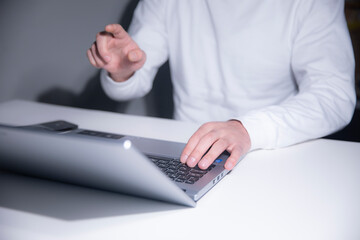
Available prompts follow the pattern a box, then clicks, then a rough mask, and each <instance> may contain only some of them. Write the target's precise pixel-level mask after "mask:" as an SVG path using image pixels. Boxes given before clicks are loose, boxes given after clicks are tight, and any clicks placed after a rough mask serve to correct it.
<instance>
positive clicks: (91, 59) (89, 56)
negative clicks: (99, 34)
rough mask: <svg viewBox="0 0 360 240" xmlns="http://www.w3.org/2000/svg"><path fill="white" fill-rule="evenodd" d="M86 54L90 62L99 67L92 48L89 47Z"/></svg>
mask: <svg viewBox="0 0 360 240" xmlns="http://www.w3.org/2000/svg"><path fill="white" fill-rule="evenodd" d="M86 55H87V57H88V59H89V62H90V63H91V65H93V66H94V67H98V66H97V64H96V62H95V59H94V57H93V55H92V53H91V49H90V48H89V49H88V50H87V51H86Z"/></svg>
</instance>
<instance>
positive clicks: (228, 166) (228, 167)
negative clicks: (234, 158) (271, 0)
mask: <svg viewBox="0 0 360 240" xmlns="http://www.w3.org/2000/svg"><path fill="white" fill-rule="evenodd" d="M233 167H234V164H232V163H231V162H227V163H225V168H226V169H227V170H231V169H232V168H233Z"/></svg>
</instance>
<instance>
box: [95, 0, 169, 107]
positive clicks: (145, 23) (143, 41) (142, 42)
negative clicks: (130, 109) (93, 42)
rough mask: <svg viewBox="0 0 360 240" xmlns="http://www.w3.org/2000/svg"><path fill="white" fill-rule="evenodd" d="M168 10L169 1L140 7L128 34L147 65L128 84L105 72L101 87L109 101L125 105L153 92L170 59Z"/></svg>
mask: <svg viewBox="0 0 360 240" xmlns="http://www.w3.org/2000/svg"><path fill="white" fill-rule="evenodd" d="M165 8H166V1H161V0H142V1H140V2H139V3H138V5H137V7H136V9H135V12H134V17H133V19H132V22H131V25H130V27H129V31H128V32H129V35H130V36H131V37H132V39H133V40H134V41H135V42H136V43H137V44H138V46H139V47H140V48H141V49H142V50H143V51H144V52H145V54H146V61H145V64H144V66H143V67H142V68H141V69H139V70H138V71H136V72H135V73H134V75H133V76H132V77H131V78H130V79H128V80H127V81H125V82H115V81H113V80H112V79H111V78H110V77H109V75H108V73H107V72H106V71H105V70H102V72H101V75H100V78H101V85H102V87H103V89H104V91H105V93H106V94H107V95H108V96H109V97H110V98H112V99H114V100H118V101H125V100H130V99H134V98H138V97H142V96H144V95H146V94H147V93H148V92H149V91H150V90H151V88H152V83H153V80H154V77H155V75H156V73H157V70H158V68H159V67H160V66H161V65H162V64H163V63H164V62H165V61H166V60H167V59H168V44H167V33H166V27H165V20H164V19H165Z"/></svg>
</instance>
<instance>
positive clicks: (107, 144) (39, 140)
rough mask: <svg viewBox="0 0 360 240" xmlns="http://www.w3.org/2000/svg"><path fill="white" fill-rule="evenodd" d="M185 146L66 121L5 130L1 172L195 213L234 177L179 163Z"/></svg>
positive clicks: (0, 136) (219, 162)
mask: <svg viewBox="0 0 360 240" xmlns="http://www.w3.org/2000/svg"><path fill="white" fill-rule="evenodd" d="M184 147H185V145H184V144H183V143H176V142H169V141H161V140H155V139H149V138H141V137H134V136H124V135H119V134H113V133H106V132H99V131H92V130H86V129H81V128H78V126H77V125H75V124H73V123H69V122H66V121H62V120H59V121H54V122H47V123H41V124H37V125H31V126H21V127H14V126H6V125H0V167H1V168H3V169H7V170H11V171H16V172H20V173H23V174H29V175H33V176H38V177H42V178H47V179H53V180H58V181H62V182H67V183H73V184H79V185H83V186H89V187H93V188H98V189H103V190H109V191H114V192H120V193H125V194H130V195H135V196H140V197H146V198H150V199H156V200H161V201H166V202H171V203H176V204H181V205H185V206H191V207H195V206H196V202H197V201H198V200H199V199H200V198H201V197H202V196H203V195H204V194H205V193H206V192H208V191H209V190H210V189H211V188H212V187H213V186H214V185H215V184H216V183H218V182H219V181H220V180H221V179H222V178H223V177H224V176H225V175H226V174H227V173H228V172H229V171H228V170H226V169H225V168H224V163H225V161H226V159H227V157H228V153H226V152H224V153H223V154H221V155H220V156H219V157H218V158H217V159H216V160H215V162H214V163H213V164H212V165H211V166H210V167H209V168H208V169H207V170H202V169H200V168H198V167H195V168H190V167H188V166H186V165H184V164H182V163H181V162H180V160H179V157H180V154H181V152H182V150H183V148H184Z"/></svg>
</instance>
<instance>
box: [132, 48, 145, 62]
mask: <svg viewBox="0 0 360 240" xmlns="http://www.w3.org/2000/svg"><path fill="white" fill-rule="evenodd" d="M144 57H145V53H144V52H143V51H142V50H141V49H139V48H137V49H134V50H131V51H130V52H129V53H128V60H129V61H130V62H133V63H135V62H140V61H142V60H143V59H144Z"/></svg>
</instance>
